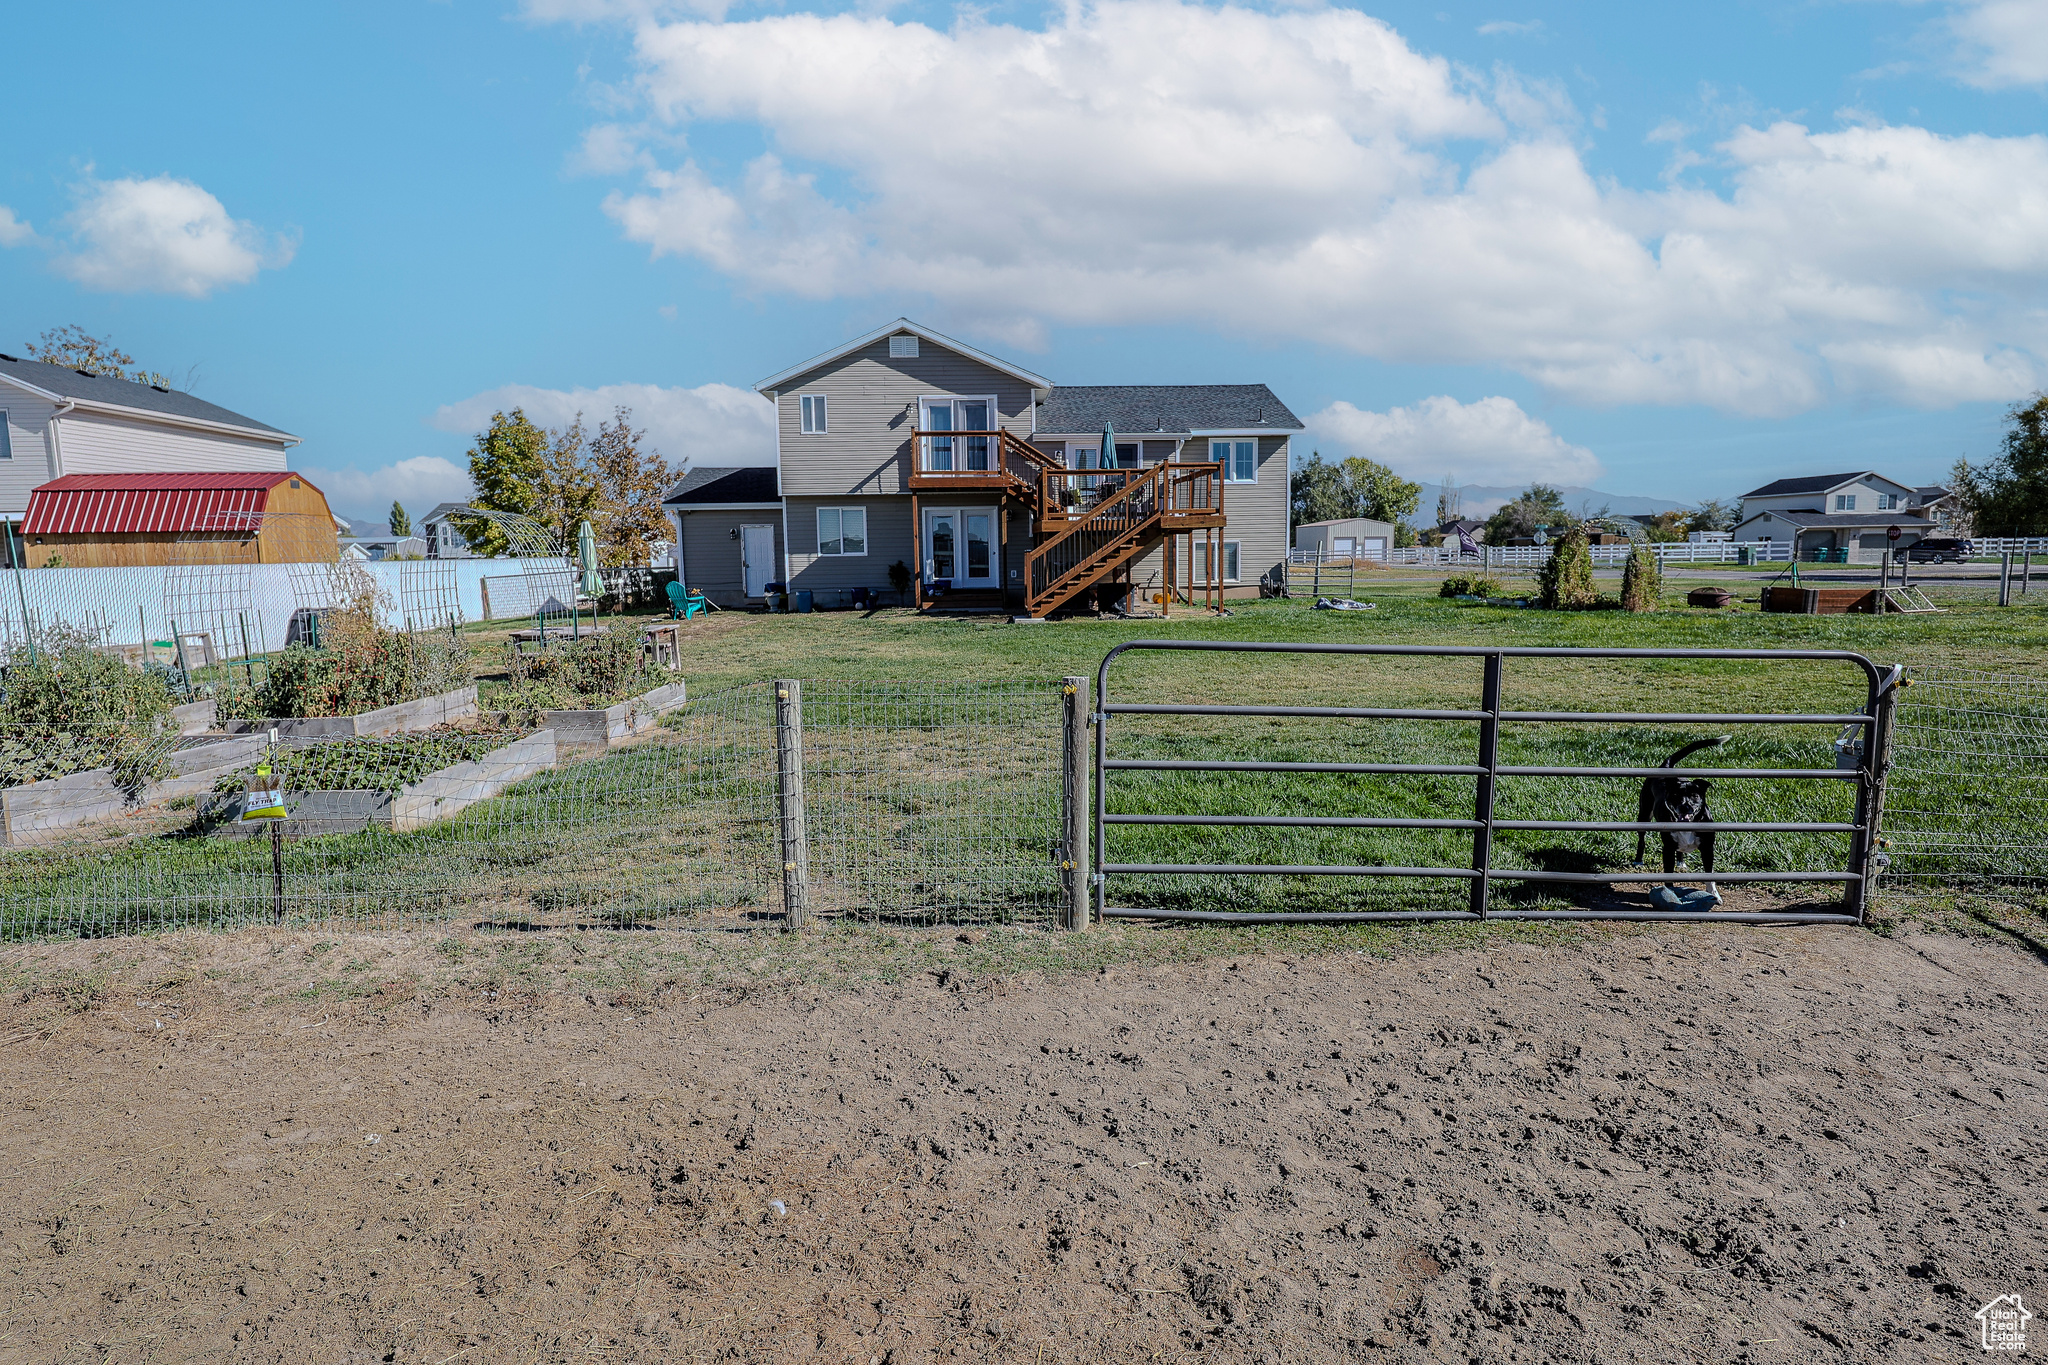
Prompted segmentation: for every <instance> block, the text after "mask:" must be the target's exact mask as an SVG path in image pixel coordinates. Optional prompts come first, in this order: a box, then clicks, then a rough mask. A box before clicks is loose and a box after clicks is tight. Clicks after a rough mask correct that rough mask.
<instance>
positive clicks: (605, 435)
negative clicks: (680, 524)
mask: <svg viewBox="0 0 2048 1365" xmlns="http://www.w3.org/2000/svg"><path fill="white" fill-rule="evenodd" d="M646 440H647V433H646V432H645V431H644V430H643V431H635V430H634V429H633V414H632V411H631V410H630V409H627V408H619V409H618V410H617V411H616V412H614V413H613V414H612V419H611V420H610V421H609V422H599V423H598V424H597V435H595V436H593V437H592V438H591V440H590V460H589V464H590V469H591V472H592V473H593V474H595V475H596V478H597V487H598V514H597V516H596V518H595V519H594V522H593V525H592V527H591V529H592V530H593V531H594V532H595V533H596V535H597V545H598V555H599V558H601V559H603V561H604V563H605V567H607V568H616V567H618V566H619V565H622V564H646V563H648V562H650V561H651V560H652V559H653V557H654V542H655V541H657V540H665V539H667V538H668V536H669V534H670V533H671V531H670V527H669V521H668V518H667V517H666V516H664V515H663V514H662V510H661V500H662V498H663V497H664V496H666V495H667V493H668V490H669V488H670V486H671V485H673V484H674V483H675V481H676V479H677V478H678V477H680V476H681V473H682V471H681V470H680V469H679V468H672V467H671V466H670V465H669V463H668V461H666V460H664V459H663V458H662V457H661V452H660V451H658V450H655V449H654V448H653V447H652V446H648V445H646V444H645V442H646Z"/></svg>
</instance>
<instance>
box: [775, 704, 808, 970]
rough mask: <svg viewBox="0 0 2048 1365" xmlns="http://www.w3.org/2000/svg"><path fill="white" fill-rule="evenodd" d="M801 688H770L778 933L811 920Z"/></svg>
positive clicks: (797, 927)
mask: <svg viewBox="0 0 2048 1365" xmlns="http://www.w3.org/2000/svg"><path fill="white" fill-rule="evenodd" d="M803 688H804V685H803V684H802V683H801V682H799V681H797V680H796V679H795V678H783V679H780V680H778V681H777V682H776V684H775V798H776V806H777V814H778V815H779V816H780V819H779V821H778V826H779V828H778V834H779V836H780V848H779V852H780V853H781V855H782V927H783V928H784V929H786V930H796V929H802V928H804V927H805V926H806V925H808V924H809V923H810V919H811V898H810V897H811V893H810V870H811V847H810V838H809V836H808V834H807V833H806V831H805V828H804V692H803Z"/></svg>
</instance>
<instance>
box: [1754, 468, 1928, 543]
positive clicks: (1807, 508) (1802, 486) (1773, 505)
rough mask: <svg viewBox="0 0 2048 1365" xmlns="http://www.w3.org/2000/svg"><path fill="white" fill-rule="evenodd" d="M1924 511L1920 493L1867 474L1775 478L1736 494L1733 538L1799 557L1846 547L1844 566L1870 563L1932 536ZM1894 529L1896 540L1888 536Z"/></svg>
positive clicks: (1925, 504) (1923, 496) (1925, 505)
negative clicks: (1738, 505) (1776, 544)
mask: <svg viewBox="0 0 2048 1365" xmlns="http://www.w3.org/2000/svg"><path fill="white" fill-rule="evenodd" d="M1939 491H1940V492H1942V493H1943V494H1944V495H1945V494H1946V492H1947V490H1945V489H1943V490H1939ZM1937 501H1938V500H1937ZM1930 510H1931V509H1930V507H1929V506H1928V496H1927V494H1926V493H1925V492H1924V491H1923V490H1921V489H1919V488H1916V487H1914V486H1913V485H1911V484H1903V483H1899V482H1897V481H1896V480H1893V479H1887V478H1885V477H1884V476H1883V475H1881V474H1877V473H1875V472H1873V471H1870V470H1864V471H1861V472H1859V473H1850V474H1819V475H1812V476H1808V477H1803V478H1793V479H1778V480H1775V481H1773V482H1771V483H1767V484H1765V485H1764V486H1763V487H1761V488H1756V489H1752V490H1750V491H1749V492H1747V493H1744V494H1743V495H1742V515H1741V518H1740V520H1738V521H1737V522H1736V523H1735V530H1734V539H1735V541H1736V543H1737V544H1742V543H1745V542H1748V543H1755V542H1758V541H1788V542H1791V543H1792V545H1793V547H1794V553H1795V554H1801V555H1803V554H1805V553H1806V552H1807V551H1809V550H1817V549H1826V550H1839V549H1846V550H1848V552H1849V562H1851V563H1857V564H1874V563H1877V562H1878V561H1879V560H1881V559H1883V558H1884V556H1885V554H1886V553H1887V552H1888V551H1889V550H1891V549H1895V548H1903V547H1905V546H1908V545H1911V544H1913V543H1915V542H1916V541H1918V540H1920V539H1921V537H1923V536H1927V535H1932V534H1933V533H1934V532H1935V531H1936V530H1937V529H1938V523H1937V522H1936V520H1935V518H1934V517H1933V516H1932V515H1930ZM1894 526H1896V527H1898V528H1899V537H1898V539H1896V540H1893V539H1892V538H1891V535H1890V529H1891V528H1892V527H1894Z"/></svg>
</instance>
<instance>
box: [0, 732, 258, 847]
mask: <svg viewBox="0 0 2048 1365" xmlns="http://www.w3.org/2000/svg"><path fill="white" fill-rule="evenodd" d="M264 744H265V741H264V740H262V739H259V738H255V737H250V738H247V739H222V740H218V741H216V742H214V743H211V744H195V745H192V746H191V747H189V748H183V749H174V750H172V751H171V752H170V753H169V754H167V755H165V760H164V761H165V762H166V763H168V764H169V765H170V770H171V771H170V775H169V776H168V777H165V778H163V779H162V780H161V781H157V782H151V783H149V784H148V785H147V786H145V787H143V788H142V789H141V790H140V791H139V792H138V791H131V790H130V789H128V788H125V787H122V786H121V785H120V784H118V783H117V782H115V780H114V770H113V769H112V768H111V767H108V768H89V769H87V770H86V771H85V772H82V773H72V774H71V775H70V776H68V777H53V778H48V779H46V780H44V781H41V782H26V783H23V784H22V785H20V786H18V787H9V788H7V789H6V790H5V791H0V827H4V833H5V842H6V844H7V846H9V847H11V848H21V847H25V846H28V845H32V844H45V843H54V842H57V841H59V840H62V839H65V838H67V837H69V836H70V833H71V832H72V831H74V830H76V829H77V828H78V827H79V826H81V825H87V824H92V823H95V822H98V821H102V820H111V819H116V818H118V817H120V816H122V815H124V814H126V813H127V812H128V811H130V810H134V809H138V808H140V807H142V806H147V805H151V804H154V803H156V802H158V801H168V800H171V799H172V798H174V797H180V796H196V795H198V794H199V793H201V792H204V791H206V790H207V789H208V788H210V787H212V786H213V785H214V783H215V782H217V781H218V780H219V779H220V777H221V775H222V774H224V773H229V772H233V771H234V770H235V769H236V768H238V767H241V766H243V765H245V764H247V763H248V762H249V761H250V760H251V759H253V758H255V757H256V756H257V755H259V754H261V753H262V752H263V747H264Z"/></svg>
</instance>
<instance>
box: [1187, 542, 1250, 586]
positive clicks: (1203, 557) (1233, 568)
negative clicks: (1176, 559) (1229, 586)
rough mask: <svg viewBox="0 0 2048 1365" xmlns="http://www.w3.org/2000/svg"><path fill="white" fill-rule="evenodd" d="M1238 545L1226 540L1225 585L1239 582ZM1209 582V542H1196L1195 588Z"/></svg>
mask: <svg viewBox="0 0 2048 1365" xmlns="http://www.w3.org/2000/svg"><path fill="white" fill-rule="evenodd" d="M1238 544H1239V542H1238V541H1235V540H1226V541H1224V542H1223V581H1224V582H1225V583H1235V582H1237V581H1238V577H1237V547H1238ZM1208 581H1209V545H1208V542H1207V541H1201V540H1198V541H1196V542H1195V586H1196V587H1200V586H1201V585H1202V584H1204V583H1207V582H1208Z"/></svg>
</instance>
